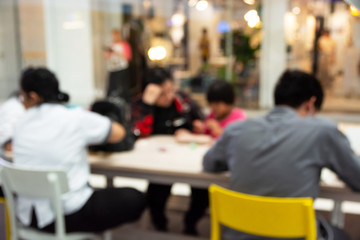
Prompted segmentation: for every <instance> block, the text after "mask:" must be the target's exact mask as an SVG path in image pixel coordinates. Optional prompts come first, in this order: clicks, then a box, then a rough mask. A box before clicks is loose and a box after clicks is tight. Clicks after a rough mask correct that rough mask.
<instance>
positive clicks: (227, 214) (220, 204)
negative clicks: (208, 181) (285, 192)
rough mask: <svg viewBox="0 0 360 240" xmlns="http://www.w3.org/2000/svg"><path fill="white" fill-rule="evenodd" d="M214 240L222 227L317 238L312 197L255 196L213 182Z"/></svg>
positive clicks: (254, 233)
mask: <svg viewBox="0 0 360 240" xmlns="http://www.w3.org/2000/svg"><path fill="white" fill-rule="evenodd" d="M209 194H210V211H211V212H210V213H211V240H219V239H221V226H220V225H224V226H227V227H230V228H232V229H235V230H238V231H241V232H245V233H248V234H253V235H257V236H263V237H273V238H301V237H303V238H305V239H306V240H316V220H315V212H314V208H313V199H312V198H277V197H262V196H253V195H248V194H244V193H239V192H234V191H231V190H228V189H224V188H222V187H219V186H216V185H211V186H210V188H209Z"/></svg>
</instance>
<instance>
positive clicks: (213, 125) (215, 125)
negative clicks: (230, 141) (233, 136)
mask: <svg viewBox="0 0 360 240" xmlns="http://www.w3.org/2000/svg"><path fill="white" fill-rule="evenodd" d="M206 126H207V128H208V129H209V130H210V132H211V134H212V135H214V136H220V135H221V134H222V133H223V129H222V127H221V126H220V124H219V122H218V121H216V120H215V119H209V120H207V121H206Z"/></svg>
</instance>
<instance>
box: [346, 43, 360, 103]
mask: <svg viewBox="0 0 360 240" xmlns="http://www.w3.org/2000/svg"><path fill="white" fill-rule="evenodd" d="M344 89H345V96H347V97H358V96H360V48H358V47H356V46H355V45H354V43H353V41H352V40H350V41H349V45H348V48H347V49H346V51H345V64H344Z"/></svg>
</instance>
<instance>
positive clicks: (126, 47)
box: [122, 42, 132, 61]
mask: <svg viewBox="0 0 360 240" xmlns="http://www.w3.org/2000/svg"><path fill="white" fill-rule="evenodd" d="M122 47H123V49H124V55H125V57H126V60H128V61H131V59H132V53H131V47H130V45H129V44H128V43H127V42H123V43H122Z"/></svg>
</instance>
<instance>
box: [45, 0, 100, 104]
mask: <svg viewBox="0 0 360 240" xmlns="http://www.w3.org/2000/svg"><path fill="white" fill-rule="evenodd" d="M43 1H44V15H45V36H46V53H47V65H48V67H49V68H50V69H51V70H53V71H55V73H56V74H57V77H58V78H59V80H60V86H61V89H62V90H63V91H65V92H68V93H69V94H70V97H71V99H70V101H71V103H75V104H81V105H85V106H86V105H88V104H89V103H91V102H92V101H93V98H94V76H93V75H94V73H93V54H92V38H91V16H90V14H91V3H90V0H77V1H72V0H43ZM66 27H70V28H71V27H72V28H73V29H65V28H66Z"/></svg>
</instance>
